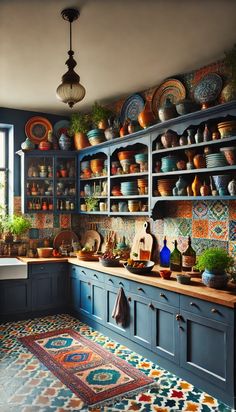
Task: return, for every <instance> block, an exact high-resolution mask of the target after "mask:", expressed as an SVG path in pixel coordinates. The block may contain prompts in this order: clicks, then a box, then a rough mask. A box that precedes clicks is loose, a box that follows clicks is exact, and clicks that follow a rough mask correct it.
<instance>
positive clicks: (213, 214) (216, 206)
mask: <svg viewBox="0 0 236 412" xmlns="http://www.w3.org/2000/svg"><path fill="white" fill-rule="evenodd" d="M228 217H229V202H227V201H225V200H224V201H222V200H216V201H212V202H209V205H208V218H209V219H210V220H227V219H228Z"/></svg>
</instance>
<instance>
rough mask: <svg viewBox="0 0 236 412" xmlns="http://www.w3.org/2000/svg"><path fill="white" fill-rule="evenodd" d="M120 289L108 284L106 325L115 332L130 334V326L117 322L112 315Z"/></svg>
mask: <svg viewBox="0 0 236 412" xmlns="http://www.w3.org/2000/svg"><path fill="white" fill-rule="evenodd" d="M118 292H119V289H118V288H116V287H113V286H109V285H106V314H105V316H106V322H105V326H107V327H108V328H110V329H113V330H114V331H115V332H117V333H119V334H121V335H123V336H127V337H128V336H129V335H130V326H129V325H127V327H123V326H122V325H121V324H120V323H119V324H117V323H116V321H115V319H114V318H113V317H112V313H113V309H114V306H115V303H116V299H117V295H118Z"/></svg>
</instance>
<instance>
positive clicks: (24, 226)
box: [2, 215, 31, 242]
mask: <svg viewBox="0 0 236 412" xmlns="http://www.w3.org/2000/svg"><path fill="white" fill-rule="evenodd" d="M2 227H3V231H4V234H5V241H6V242H12V241H13V239H14V237H15V238H19V237H20V236H21V235H23V234H24V233H25V232H26V231H27V230H28V229H30V228H31V223H30V221H29V220H28V219H27V218H26V217H24V216H20V215H19V216H18V215H6V216H5V217H4V218H3V221H2Z"/></svg>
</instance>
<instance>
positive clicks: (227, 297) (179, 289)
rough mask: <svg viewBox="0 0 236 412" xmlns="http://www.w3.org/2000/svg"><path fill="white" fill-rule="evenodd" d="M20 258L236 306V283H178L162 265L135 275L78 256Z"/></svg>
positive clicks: (125, 270) (198, 279)
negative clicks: (219, 285) (164, 272)
mask: <svg viewBox="0 0 236 412" xmlns="http://www.w3.org/2000/svg"><path fill="white" fill-rule="evenodd" d="M20 260H22V261H23V262H26V263H30V264H40V263H50V262H51V263H56V262H69V263H71V264H73V265H78V266H81V267H85V268H88V269H92V270H96V271H99V272H102V273H106V274H108V275H113V276H119V277H121V278H124V279H129V280H133V281H135V282H139V283H142V284H145V285H150V286H154V287H159V288H163V289H166V290H170V291H173V292H176V293H180V294H183V295H187V296H192V297H195V298H199V299H203V300H206V301H209V302H214V303H219V304H221V305H224V306H227V307H230V308H234V307H236V285H235V286H234V285H233V284H232V283H229V284H228V287H227V289H226V290H217V289H213V288H209V287H207V286H205V285H203V283H202V281H201V278H198V277H196V278H194V277H192V278H191V282H190V285H183V284H180V283H177V281H176V273H175V272H172V275H171V278H170V280H166V279H162V278H161V277H160V275H159V272H158V271H159V269H160V266H158V265H155V266H154V268H153V270H152V272H151V273H149V274H148V275H147V276H142V275H135V274H132V273H130V272H128V270H127V269H125V268H124V267H123V266H122V265H121V266H120V267H104V266H102V264H101V263H100V262H97V261H95V262H94V261H93V262H89V261H80V260H79V259H77V258H71V257H68V258H66V257H65V258H26V257H21V258H20Z"/></svg>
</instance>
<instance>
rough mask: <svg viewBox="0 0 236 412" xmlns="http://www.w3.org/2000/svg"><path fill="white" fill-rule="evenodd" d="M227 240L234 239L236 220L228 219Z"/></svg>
mask: <svg viewBox="0 0 236 412" xmlns="http://www.w3.org/2000/svg"><path fill="white" fill-rule="evenodd" d="M229 240H236V220H230V221H229Z"/></svg>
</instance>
